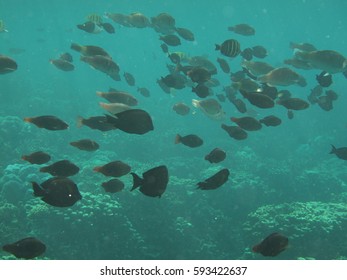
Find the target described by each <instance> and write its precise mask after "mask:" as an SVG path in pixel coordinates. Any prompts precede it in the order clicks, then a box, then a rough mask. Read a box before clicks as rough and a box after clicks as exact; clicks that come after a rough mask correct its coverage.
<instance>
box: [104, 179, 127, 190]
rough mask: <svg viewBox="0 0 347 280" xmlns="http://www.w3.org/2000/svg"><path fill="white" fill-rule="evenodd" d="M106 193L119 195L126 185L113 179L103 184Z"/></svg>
mask: <svg viewBox="0 0 347 280" xmlns="http://www.w3.org/2000/svg"><path fill="white" fill-rule="evenodd" d="M101 186H102V187H103V188H104V190H105V192H109V193H117V192H120V191H121V190H123V189H124V183H123V182H122V181H121V180H118V179H111V180H109V181H107V182H104V183H102V184H101Z"/></svg>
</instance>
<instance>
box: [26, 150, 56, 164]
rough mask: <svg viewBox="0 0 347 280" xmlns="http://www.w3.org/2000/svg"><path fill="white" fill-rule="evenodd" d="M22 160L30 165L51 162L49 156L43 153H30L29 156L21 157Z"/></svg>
mask: <svg viewBox="0 0 347 280" xmlns="http://www.w3.org/2000/svg"><path fill="white" fill-rule="evenodd" d="M22 159H23V160H26V161H28V162H30V163H31V164H44V163H46V162H48V161H50V160H51V156H50V155H49V154H47V153H45V152H42V151H38V152H35V153H31V154H30V155H23V156H22Z"/></svg>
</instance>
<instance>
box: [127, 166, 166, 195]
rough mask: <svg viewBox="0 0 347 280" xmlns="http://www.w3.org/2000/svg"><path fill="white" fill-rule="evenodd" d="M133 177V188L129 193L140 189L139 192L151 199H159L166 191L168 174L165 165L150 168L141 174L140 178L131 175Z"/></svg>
mask: <svg viewBox="0 0 347 280" xmlns="http://www.w3.org/2000/svg"><path fill="white" fill-rule="evenodd" d="M131 175H132V176H133V187H132V189H131V191H133V190H135V189H136V188H138V187H140V192H142V193H143V194H144V195H147V196H151V197H157V196H158V197H159V198H160V197H161V196H162V195H163V193H164V192H165V190H166V186H167V184H168V182H169V172H168V170H167V167H166V166H165V165H161V166H158V167H155V168H152V169H150V170H148V171H146V172H145V173H142V177H143V178H140V177H139V176H138V175H137V174H135V173H131Z"/></svg>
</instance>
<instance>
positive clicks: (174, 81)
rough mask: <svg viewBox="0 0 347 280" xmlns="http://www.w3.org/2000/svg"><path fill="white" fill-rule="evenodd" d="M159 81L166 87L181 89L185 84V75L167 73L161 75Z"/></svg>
mask: <svg viewBox="0 0 347 280" xmlns="http://www.w3.org/2000/svg"><path fill="white" fill-rule="evenodd" d="M160 81H162V82H163V83H164V84H165V85H166V86H167V87H168V88H175V89H183V88H185V86H186V77H185V76H183V75H182V74H179V73H174V74H168V75H166V76H165V77H161V79H160Z"/></svg>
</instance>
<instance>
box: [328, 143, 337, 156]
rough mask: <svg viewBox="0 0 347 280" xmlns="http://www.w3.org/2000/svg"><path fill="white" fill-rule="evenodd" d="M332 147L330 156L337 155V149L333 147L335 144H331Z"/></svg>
mask: <svg viewBox="0 0 347 280" xmlns="http://www.w3.org/2000/svg"><path fill="white" fill-rule="evenodd" d="M330 145H331V151H330V153H329V154H336V150H337V149H336V147H335V146H334V145H333V144H330Z"/></svg>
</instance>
